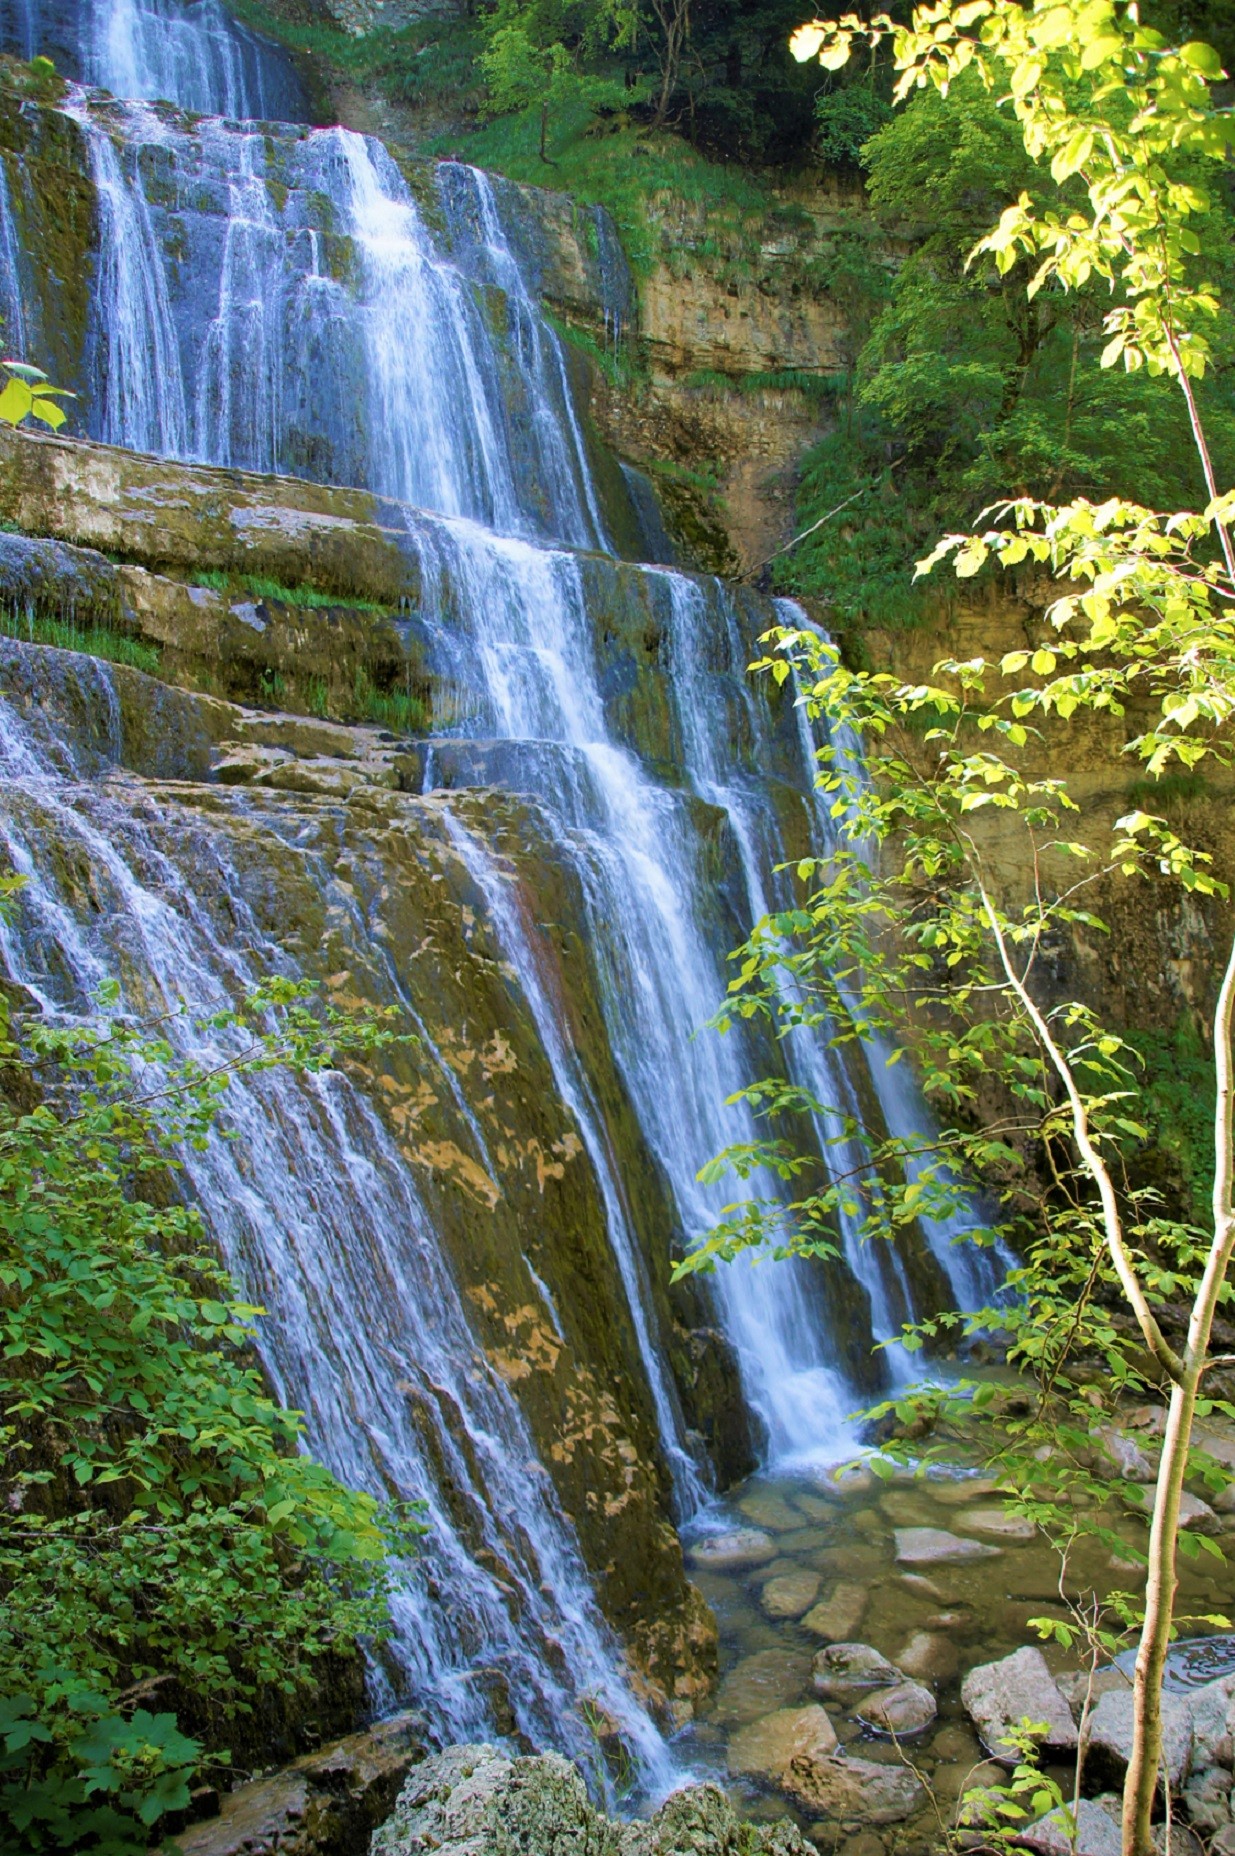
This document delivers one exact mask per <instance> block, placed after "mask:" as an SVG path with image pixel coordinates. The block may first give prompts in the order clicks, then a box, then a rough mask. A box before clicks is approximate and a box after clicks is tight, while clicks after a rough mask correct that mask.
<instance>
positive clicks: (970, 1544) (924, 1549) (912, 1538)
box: [895, 1527, 999, 1566]
mask: <svg viewBox="0 0 1235 1856" xmlns="http://www.w3.org/2000/svg"><path fill="white" fill-rule="evenodd" d="M895 1535H896V1557H897V1560H898V1561H899V1563H900V1564H901V1565H902V1566H944V1565H947V1564H949V1563H950V1562H952V1561H955V1560H985V1559H990V1558H991V1556H992V1555H993V1554H996V1553H998V1551H999V1548H998V1547H987V1546H984V1545H983V1544H982V1542H981V1541H980V1540H963V1539H962V1538H961V1536H960V1535H959V1534H950V1533H949V1532H948V1530H947V1528H946V1527H898V1528H896V1529H895Z"/></svg>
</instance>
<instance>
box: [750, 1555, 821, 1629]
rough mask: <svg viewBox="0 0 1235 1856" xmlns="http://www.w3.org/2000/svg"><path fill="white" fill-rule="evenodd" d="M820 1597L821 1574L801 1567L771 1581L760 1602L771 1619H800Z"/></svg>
mask: <svg viewBox="0 0 1235 1856" xmlns="http://www.w3.org/2000/svg"><path fill="white" fill-rule="evenodd" d="M818 1596H819V1574H818V1573H817V1572H811V1571H810V1570H809V1568H808V1567H805V1566H799V1567H797V1568H796V1569H795V1570H794V1571H793V1572H782V1573H779V1574H778V1575H777V1577H776V1578H775V1579H769V1580H768V1582H767V1584H766V1585H765V1586H764V1588H763V1594H762V1596H761V1598H760V1600H759V1602H760V1604H761V1605H762V1606H763V1608H764V1610H765V1611H766V1612H767V1614H768V1616H769V1617H770V1618H800V1617H801V1615H802V1613H803V1612H804V1611H809V1610H810V1608H811V1606H812V1605H813V1604H814V1602H815V1600H816V1599H817V1598H818Z"/></svg>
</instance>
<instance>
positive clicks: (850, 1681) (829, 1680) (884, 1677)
mask: <svg viewBox="0 0 1235 1856" xmlns="http://www.w3.org/2000/svg"><path fill="white" fill-rule="evenodd" d="M812 1679H813V1681H814V1685H815V1693H816V1694H817V1695H830V1696H831V1697H832V1698H833V1699H834V1700H836V1701H849V1700H852V1699H853V1698H854V1697H855V1696H859V1695H863V1694H865V1693H866V1692H867V1691H869V1690H870V1689H876V1688H892V1687H894V1686H895V1685H896V1684H897V1683H898V1682H900V1681H901V1680H902V1677H901V1672H900V1670H899V1669H898V1668H897V1667H896V1664H895V1663H890V1662H889V1661H888V1659H887V1657H886V1656H882V1655H881V1654H880V1652H879V1651H878V1650H875V1649H872V1647H871V1645H870V1644H869V1643H830V1644H828V1646H827V1648H826V1649H823V1650H820V1651H819V1653H818V1655H817V1656H816V1657H815V1662H814V1667H813V1670H812Z"/></svg>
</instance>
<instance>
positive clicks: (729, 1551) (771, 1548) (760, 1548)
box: [686, 1527, 776, 1572]
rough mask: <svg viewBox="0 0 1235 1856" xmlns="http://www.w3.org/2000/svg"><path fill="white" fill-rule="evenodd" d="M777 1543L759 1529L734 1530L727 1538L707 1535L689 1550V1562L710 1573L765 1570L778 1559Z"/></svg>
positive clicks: (687, 1553) (738, 1528)
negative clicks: (743, 1568)
mask: <svg viewBox="0 0 1235 1856" xmlns="http://www.w3.org/2000/svg"><path fill="white" fill-rule="evenodd" d="M775 1557H776V1543H775V1541H774V1540H773V1539H772V1536H771V1535H770V1534H765V1533H764V1531H763V1529H762V1528H759V1527H735V1528H733V1529H731V1530H730V1532H729V1533H727V1534H706V1535H705V1536H704V1537H703V1539H702V1540H696V1541H694V1542H693V1543H692V1544H691V1546H690V1547H688V1548H687V1552H686V1558H687V1559H688V1561H689V1562H690V1564H691V1565H692V1566H699V1567H701V1568H705V1569H706V1570H708V1571H709V1572H721V1571H725V1570H728V1569H729V1568H730V1567H738V1566H762V1565H763V1564H764V1563H765V1562H766V1561H767V1560H771V1559H775Z"/></svg>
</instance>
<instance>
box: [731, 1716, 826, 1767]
mask: <svg viewBox="0 0 1235 1856" xmlns="http://www.w3.org/2000/svg"><path fill="white" fill-rule="evenodd" d="M839 1744H840V1743H839V1741H838V1740H837V1738H836V1729H835V1728H834V1727H833V1725H832V1723H831V1721H830V1720H829V1719H828V1716H827V1712H826V1710H825V1709H823V1708H821V1707H820V1706H819V1704H818V1702H811V1703H810V1704H809V1705H808V1706H807V1707H805V1708H777V1709H776V1711H775V1713H773V1714H765V1715H764V1716H763V1717H762V1719H760V1720H757V1721H750V1722H748V1723H747V1725H746V1726H745V1727H741V1728H739V1729H738V1731H737V1733H735V1734H734V1735H733V1737H732V1738H731V1739H730V1741H729V1747H728V1751H727V1753H726V1759H727V1761H728V1765H729V1770H730V1772H732V1773H734V1774H743V1775H746V1776H748V1777H750V1778H757V1779H771V1780H773V1781H775V1780H777V1779H779V1778H780V1776H781V1774H782V1773H783V1772H784V1771H785V1770H786V1768H787V1767H788V1765H789V1762H790V1760H791V1759H795V1758H799V1757H800V1758H803V1759H826V1758H827V1757H828V1755H829V1754H831V1753H835V1752H836V1750H837V1747H838V1745H839Z"/></svg>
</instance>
